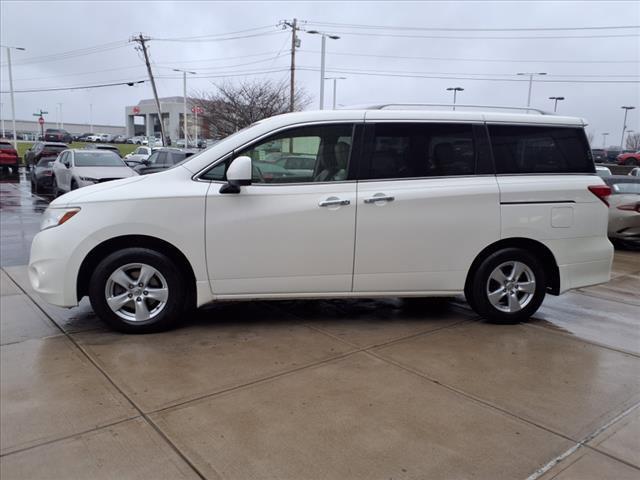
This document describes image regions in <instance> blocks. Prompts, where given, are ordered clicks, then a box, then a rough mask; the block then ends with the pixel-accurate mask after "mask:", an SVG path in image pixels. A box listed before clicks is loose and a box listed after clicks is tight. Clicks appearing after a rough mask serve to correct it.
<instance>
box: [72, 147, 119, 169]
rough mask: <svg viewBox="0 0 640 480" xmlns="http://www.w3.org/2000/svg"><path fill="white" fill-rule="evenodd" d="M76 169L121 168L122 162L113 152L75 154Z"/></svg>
mask: <svg viewBox="0 0 640 480" xmlns="http://www.w3.org/2000/svg"><path fill="white" fill-rule="evenodd" d="M74 161H75V165H76V167H123V166H125V164H124V162H123V161H122V160H121V159H120V157H118V155H116V154H115V153H113V152H108V151H105V152H76V153H75V158H74Z"/></svg>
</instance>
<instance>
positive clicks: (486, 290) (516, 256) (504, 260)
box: [467, 248, 546, 324]
mask: <svg viewBox="0 0 640 480" xmlns="http://www.w3.org/2000/svg"><path fill="white" fill-rule="evenodd" d="M468 290H469V294H470V295H469V297H467V298H468V299H469V298H471V300H470V301H469V304H470V305H471V307H472V308H473V309H474V310H475V311H476V312H477V313H478V314H479V315H481V316H482V317H483V318H485V319H486V320H487V321H489V322H491V323H499V324H515V323H520V322H523V321H525V320H527V319H529V318H530V317H531V315H533V314H534V313H535V312H536V311H537V310H538V308H539V307H540V305H541V304H542V301H543V300H544V296H545V292H546V279H545V274H544V268H543V267H542V264H541V262H540V261H539V260H538V259H537V258H536V257H535V256H534V255H532V254H531V253H529V252H527V251H526V250H523V249H520V248H505V249H503V250H499V251H497V252H495V253H492V254H491V255H489V256H488V257H487V258H485V259H484V260H483V261H482V263H480V265H479V266H478V268H477V269H476V271H475V272H474V274H473V277H472V281H471V284H470V286H469V288H468Z"/></svg>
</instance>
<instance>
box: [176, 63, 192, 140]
mask: <svg viewBox="0 0 640 480" xmlns="http://www.w3.org/2000/svg"><path fill="white" fill-rule="evenodd" d="M173 71H174V72H182V90H183V95H184V112H183V114H182V130H183V132H182V134H183V136H184V148H188V146H189V141H188V140H187V73H190V74H191V75H195V74H196V72H190V71H188V70H180V69H179V68H174V69H173Z"/></svg>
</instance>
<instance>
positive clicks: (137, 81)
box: [0, 80, 148, 93]
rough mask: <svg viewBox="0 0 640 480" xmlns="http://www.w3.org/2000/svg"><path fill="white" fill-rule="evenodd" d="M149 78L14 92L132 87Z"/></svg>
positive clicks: (16, 91)
mask: <svg viewBox="0 0 640 480" xmlns="http://www.w3.org/2000/svg"><path fill="white" fill-rule="evenodd" d="M145 82H148V80H134V81H128V82H116V83H102V84H98V85H80V86H74V87H52V88H32V89H27V90H14V93H33V92H58V91H62V90H87V89H90V88H104V87H115V86H119V85H128V86H130V87H132V86H134V85H136V84H139V83H145ZM0 93H9V92H8V91H6V90H3V91H0Z"/></svg>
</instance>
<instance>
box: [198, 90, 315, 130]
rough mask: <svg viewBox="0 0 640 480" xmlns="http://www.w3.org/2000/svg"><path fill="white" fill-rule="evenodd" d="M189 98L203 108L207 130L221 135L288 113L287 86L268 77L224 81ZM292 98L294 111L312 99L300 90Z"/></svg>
mask: <svg viewBox="0 0 640 480" xmlns="http://www.w3.org/2000/svg"><path fill="white" fill-rule="evenodd" d="M191 100H192V102H193V103H194V104H195V105H197V106H199V107H200V108H202V110H203V111H204V113H202V114H201V115H202V122H203V123H205V124H208V127H209V132H210V133H211V134H212V135H215V136H217V137H222V138H224V137H226V136H228V135H231V134H232V133H234V132H237V131H238V130H240V129H242V128H245V127H247V126H249V125H251V124H252V123H254V122H257V121H258V120H262V119H263V118H267V117H272V116H273V115H279V114H281V113H286V112H288V111H289V85H288V83H287V82H284V81H282V82H272V81H271V80H257V81H248V80H247V81H243V82H240V83H237V84H236V83H231V82H225V83H222V84H220V85H216V91H215V92H213V93H212V92H197V93H196V94H195V95H194V96H193V97H192V99H191ZM294 100H295V109H296V110H302V109H303V108H304V107H306V106H307V105H308V104H309V103H310V102H311V99H310V98H309V96H308V95H307V93H306V92H305V91H304V90H302V89H298V90H297V91H296V94H295V97H294Z"/></svg>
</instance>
